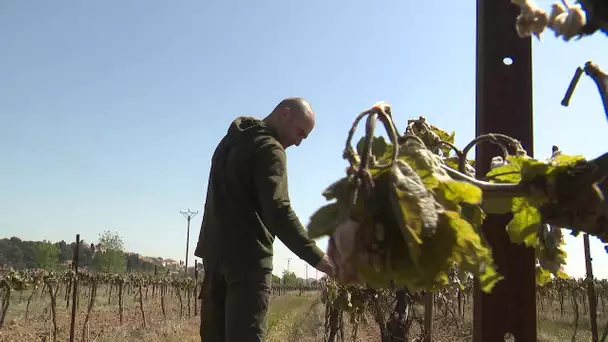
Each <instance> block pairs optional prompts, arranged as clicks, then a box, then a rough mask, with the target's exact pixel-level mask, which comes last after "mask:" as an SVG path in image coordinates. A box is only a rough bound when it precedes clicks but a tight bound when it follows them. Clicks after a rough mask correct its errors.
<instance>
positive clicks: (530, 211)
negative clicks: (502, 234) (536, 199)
mask: <svg viewBox="0 0 608 342" xmlns="http://www.w3.org/2000/svg"><path fill="white" fill-rule="evenodd" d="M512 211H513V219H512V220H511V222H509V224H508V225H507V232H508V233H509V239H510V240H511V242H513V243H525V244H526V245H527V246H531V247H535V246H536V244H537V243H538V232H539V229H540V225H541V216H540V212H539V211H538V209H537V208H536V207H534V206H532V205H530V202H529V201H528V200H527V199H525V198H521V197H519V198H514V199H513V207H512Z"/></svg>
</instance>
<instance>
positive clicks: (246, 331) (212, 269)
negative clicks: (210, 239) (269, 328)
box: [200, 261, 272, 342]
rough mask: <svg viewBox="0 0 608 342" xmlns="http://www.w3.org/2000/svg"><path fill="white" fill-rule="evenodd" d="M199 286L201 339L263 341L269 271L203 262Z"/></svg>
mask: <svg viewBox="0 0 608 342" xmlns="http://www.w3.org/2000/svg"><path fill="white" fill-rule="evenodd" d="M204 267H205V273H204V278H203V286H202V288H201V293H200V298H201V299H202V303H201V327H200V334H201V340H202V341H203V342H237V341H238V342H262V341H264V338H265V333H266V314H267V313H268V300H269V298H270V283H271V281H272V270H271V269H264V268H260V267H258V268H252V267H249V268H243V267H235V266H229V265H223V264H222V263H221V262H220V263H213V264H209V262H207V261H204Z"/></svg>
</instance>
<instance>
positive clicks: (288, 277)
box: [283, 270, 298, 285]
mask: <svg viewBox="0 0 608 342" xmlns="http://www.w3.org/2000/svg"><path fill="white" fill-rule="evenodd" d="M283 284H285V285H297V284H298V277H297V276H296V274H295V273H294V272H289V271H287V270H285V271H283Z"/></svg>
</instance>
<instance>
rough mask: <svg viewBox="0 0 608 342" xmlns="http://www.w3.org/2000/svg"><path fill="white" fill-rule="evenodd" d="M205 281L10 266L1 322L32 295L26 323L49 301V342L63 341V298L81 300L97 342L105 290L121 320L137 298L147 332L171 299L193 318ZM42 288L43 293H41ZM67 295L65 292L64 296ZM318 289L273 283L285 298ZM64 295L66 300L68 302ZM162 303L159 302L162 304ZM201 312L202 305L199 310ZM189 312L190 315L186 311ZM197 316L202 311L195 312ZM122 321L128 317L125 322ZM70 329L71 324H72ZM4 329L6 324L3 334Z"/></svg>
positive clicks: (84, 331)
mask: <svg viewBox="0 0 608 342" xmlns="http://www.w3.org/2000/svg"><path fill="white" fill-rule="evenodd" d="M75 280H77V281H78V296H77V297H76V298H77V299H78V300H77V301H76V303H70V302H69V301H68V300H69V298H70V296H69V294H70V291H72V287H71V286H72V285H73V282H74V281H75ZM202 281H203V277H197V279H193V278H190V277H188V278H184V277H183V276H176V275H171V274H162V275H161V274H158V275H154V274H146V273H127V274H115V273H104V272H89V271H88V270H86V269H78V273H76V272H75V271H74V270H72V269H70V270H66V271H60V272H59V271H47V270H43V269H22V270H15V269H13V268H11V267H8V266H0V323H4V319H5V317H6V315H7V313H8V311H9V310H10V298H11V296H10V294H11V293H14V291H24V290H31V293H30V295H29V296H28V298H27V306H26V313H25V317H24V319H25V320H26V321H28V320H29V319H30V317H29V316H28V313H29V308H30V303H32V302H35V301H36V297H40V299H42V297H43V296H48V297H46V298H49V299H50V302H51V303H50V315H51V327H50V331H48V332H47V334H48V336H47V339H48V340H50V341H55V340H59V339H61V337H60V336H58V335H61V331H63V329H64V327H63V326H62V322H61V320H60V317H61V316H60V315H56V314H57V309H58V306H57V305H61V304H60V303H61V299H62V298H65V300H66V302H67V305H68V307H69V305H70V304H71V305H79V303H78V302H79V301H80V300H84V302H83V303H84V304H85V305H86V306H85V310H84V312H83V313H82V315H83V319H82V326H80V327H78V329H79V334H80V336H81V338H80V340H82V341H89V340H93V339H94V336H89V325H90V320H91V317H92V312H93V310H95V302H96V298H97V294H98V293H99V291H101V290H102V289H103V288H104V287H105V294H106V295H108V294H109V296H112V293H113V294H114V296H117V297H119V298H118V301H117V302H115V301H113V304H114V305H115V307H116V308H117V309H116V315H117V316H119V317H120V316H122V315H123V310H124V309H125V307H124V298H125V296H131V295H132V296H134V302H135V303H136V305H137V308H138V310H139V313H140V316H141V325H142V327H144V328H145V327H146V326H147V325H149V324H148V319H147V317H148V316H147V314H148V313H149V312H150V310H154V309H155V310H159V311H162V314H163V316H164V317H165V318H166V317H167V316H168V312H167V311H168V308H167V307H166V305H167V303H166V299H168V298H169V297H171V298H175V299H176V300H177V301H178V303H179V302H181V305H180V304H178V305H179V306H180V308H178V309H177V311H178V315H179V316H180V317H181V316H186V315H187V316H188V317H191V316H192V310H191V307H192V302H193V301H197V300H198V295H199V292H198V291H200V289H201V286H202ZM40 288H42V290H40ZM150 289H151V291H150V294H151V297H152V299H156V298H158V297H160V299H161V301H160V305H158V304H156V305H157V306H156V308H153V307H152V302H148V297H149V296H148V291H149V290H150ZM60 290H61V291H60ZM316 290H318V287H317V286H316V285H310V286H301V285H281V284H273V287H272V293H273V295H284V294H286V293H288V292H295V291H300V294H301V293H302V292H304V291H316ZM62 296H63V297H62ZM156 303H158V302H156ZM195 307H196V306H195ZM185 309H186V310H185ZM194 315H197V312H194ZM119 319H120V320H122V319H123V318H122V317H120V318H119ZM68 324H69V323H68ZM1 331H2V324H0V332H1Z"/></svg>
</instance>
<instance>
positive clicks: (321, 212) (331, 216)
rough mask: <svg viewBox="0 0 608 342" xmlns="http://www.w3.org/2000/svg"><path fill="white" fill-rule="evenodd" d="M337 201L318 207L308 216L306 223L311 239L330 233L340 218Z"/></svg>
mask: <svg viewBox="0 0 608 342" xmlns="http://www.w3.org/2000/svg"><path fill="white" fill-rule="evenodd" d="M340 212H341V211H340V206H339V204H338V203H331V204H327V205H325V206H323V207H321V208H319V209H318V210H317V211H316V212H315V213H314V214H312V216H311V217H310V222H309V223H308V227H307V229H308V236H309V237H310V238H311V239H318V238H320V237H322V236H324V235H331V234H332V233H333V232H334V231H335V230H336V227H337V226H338V224H340V221H341V219H342V216H341V215H340Z"/></svg>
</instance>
